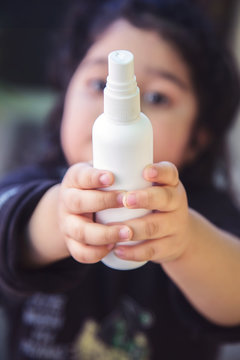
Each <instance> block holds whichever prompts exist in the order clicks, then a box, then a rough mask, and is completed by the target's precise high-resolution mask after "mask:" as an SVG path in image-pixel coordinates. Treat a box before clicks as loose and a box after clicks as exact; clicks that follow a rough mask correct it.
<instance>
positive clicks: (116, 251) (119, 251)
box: [114, 248, 125, 258]
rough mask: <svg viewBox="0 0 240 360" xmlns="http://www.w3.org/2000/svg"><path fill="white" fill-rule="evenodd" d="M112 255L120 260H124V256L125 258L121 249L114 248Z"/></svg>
mask: <svg viewBox="0 0 240 360" xmlns="http://www.w3.org/2000/svg"><path fill="white" fill-rule="evenodd" d="M114 254H115V255H117V256H118V257H121V258H124V256H125V254H124V250H123V249H122V248H116V249H115V250H114Z"/></svg>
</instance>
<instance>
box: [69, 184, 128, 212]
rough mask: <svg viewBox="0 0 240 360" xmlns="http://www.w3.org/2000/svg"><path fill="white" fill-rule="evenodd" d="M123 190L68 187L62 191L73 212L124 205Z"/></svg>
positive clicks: (70, 210) (95, 210)
mask: <svg viewBox="0 0 240 360" xmlns="http://www.w3.org/2000/svg"><path fill="white" fill-rule="evenodd" d="M122 199H123V192H119V191H101V190H87V191H86V190H80V189H76V188H67V189H65V191H64V192H63V193H62V200H63V202H64V204H65V206H66V208H67V209H68V211H69V212H71V213H72V214H82V213H89V212H97V211H100V210H104V209H110V208H118V207H122V206H123V203H122V201H123V200H122Z"/></svg>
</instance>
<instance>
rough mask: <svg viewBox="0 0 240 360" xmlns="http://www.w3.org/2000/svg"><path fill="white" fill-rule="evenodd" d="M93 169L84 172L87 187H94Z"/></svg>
mask: <svg viewBox="0 0 240 360" xmlns="http://www.w3.org/2000/svg"><path fill="white" fill-rule="evenodd" d="M91 170H92V169H85V171H84V174H83V175H84V184H85V186H86V187H92V185H93V176H92V171H91Z"/></svg>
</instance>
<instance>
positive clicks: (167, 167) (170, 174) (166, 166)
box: [143, 161, 179, 186]
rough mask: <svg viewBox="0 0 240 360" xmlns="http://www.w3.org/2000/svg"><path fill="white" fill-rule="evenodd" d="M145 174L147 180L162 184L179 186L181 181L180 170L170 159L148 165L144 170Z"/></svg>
mask: <svg viewBox="0 0 240 360" xmlns="http://www.w3.org/2000/svg"><path fill="white" fill-rule="evenodd" d="M143 176H144V178H145V179H146V180H148V181H152V182H157V183H158V184H161V185H169V186H177V185H178V183H179V175H178V170H177V168H176V166H175V165H174V164H173V163H170V162H168V161H162V162H159V163H157V164H153V165H148V166H147V167H146V168H145V169H144V171H143Z"/></svg>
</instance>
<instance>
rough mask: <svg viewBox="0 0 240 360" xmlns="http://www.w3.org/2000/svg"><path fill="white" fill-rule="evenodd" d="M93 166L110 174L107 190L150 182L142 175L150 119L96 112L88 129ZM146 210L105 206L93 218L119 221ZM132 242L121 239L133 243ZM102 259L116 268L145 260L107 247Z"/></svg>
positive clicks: (149, 156) (148, 157) (149, 150)
mask: <svg viewBox="0 0 240 360" xmlns="http://www.w3.org/2000/svg"><path fill="white" fill-rule="evenodd" d="M92 143H93V166H94V167H95V168H97V169H101V170H109V171H111V172H112V173H113V174H114V177H115V181H114V184H113V185H112V186H110V187H108V188H105V189H104V190H105V191H110V190H125V191H131V190H137V189H142V188H145V187H148V186H150V184H149V182H148V181H146V180H144V178H143V176H142V172H143V169H144V167H145V166H146V165H149V164H151V163H152V162H153V131H152V125H151V122H150V120H149V119H148V118H147V117H146V116H145V115H144V114H143V113H140V114H139V116H138V117H137V119H135V120H133V121H130V122H127V123H125V122H114V121H111V119H109V118H108V117H107V116H105V114H104V113H103V114H102V115H100V116H99V117H98V118H97V120H96V121H95V123H94V126H93V131H92ZM148 212H149V211H148V210H146V209H127V208H124V207H123V208H117V209H107V210H103V211H100V212H98V213H96V221H97V222H99V223H102V224H107V223H111V222H121V221H126V220H128V219H132V218H136V217H141V216H143V215H146V214H147V213H148ZM134 243H135V242H132V241H131V242H127V243H126V242H124V245H130V246H131V245H133V244H134ZM102 261H103V263H104V264H105V265H107V266H109V267H111V268H114V269H118V270H129V269H135V268H138V267H140V266H142V265H143V264H145V262H136V261H127V260H122V259H120V258H118V257H117V256H116V255H115V254H114V252H113V251H111V252H110V253H109V254H108V255H107V256H106V257H105V258H104V259H103V260H102Z"/></svg>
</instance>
